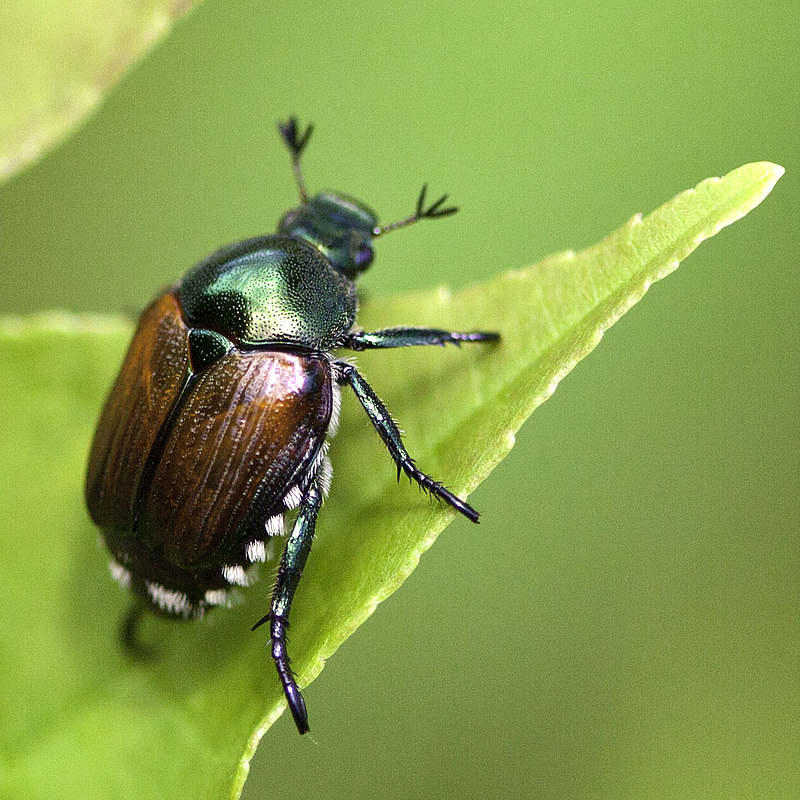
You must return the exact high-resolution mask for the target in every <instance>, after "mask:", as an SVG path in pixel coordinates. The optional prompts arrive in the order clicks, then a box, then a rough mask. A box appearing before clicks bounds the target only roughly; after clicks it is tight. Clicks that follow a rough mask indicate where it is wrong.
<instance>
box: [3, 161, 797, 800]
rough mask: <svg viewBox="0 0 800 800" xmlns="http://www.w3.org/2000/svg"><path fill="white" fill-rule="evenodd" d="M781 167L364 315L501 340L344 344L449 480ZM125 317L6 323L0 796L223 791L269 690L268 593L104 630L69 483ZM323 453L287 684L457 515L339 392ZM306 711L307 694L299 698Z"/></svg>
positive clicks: (109, 587)
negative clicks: (326, 494)
mask: <svg viewBox="0 0 800 800" xmlns="http://www.w3.org/2000/svg"><path fill="white" fill-rule="evenodd" d="M782 173H783V170H782V169H781V168H780V167H778V166H775V165H774V164H768V163H759V164H750V165H748V166H745V167H742V168H741V169H738V170H736V171H734V172H732V173H730V174H729V175H728V176H726V177H725V178H722V179H712V180H708V181H704V182H703V183H701V184H700V185H699V186H698V187H697V188H696V189H694V190H691V191H688V192H685V193H683V194H681V195H679V196H678V197H676V198H675V199H674V200H672V201H670V202H669V203H667V204H666V205H664V206H662V207H661V208H660V209H658V210H657V211H655V212H654V213H652V214H651V215H649V216H648V217H646V218H644V219H641V218H640V217H638V216H637V217H634V218H633V219H632V220H631V221H630V222H628V223H627V224H626V225H624V226H623V227H622V228H621V229H620V230H618V231H617V232H615V233H614V234H612V235H611V236H610V237H608V238H607V239H606V240H605V241H603V242H601V243H600V244H598V245H596V246H595V247H592V248H590V249H588V250H586V251H584V252H581V253H577V254H576V253H569V252H568V253H562V254H559V255H555V256H552V257H551V258H548V259H546V260H544V261H543V262H541V263H540V264H538V265H536V266H534V267H531V268H529V269H525V270H521V271H519V272H513V273H510V274H507V275H503V276H501V277H499V278H497V279H495V280H493V281H490V282H489V283H487V284H486V285H484V286H480V287H475V288H472V289H468V290H466V291H463V292H460V293H458V294H456V295H451V294H450V292H448V291H447V290H446V289H439V290H432V291H428V292H420V293H414V294H410V295H405V296H402V297H396V298H392V299H388V300H376V301H374V302H371V303H370V304H368V305H367V306H365V307H364V308H363V309H362V313H361V316H360V321H361V323H362V324H363V325H364V326H365V327H366V328H368V329H370V328H376V327H386V326H389V325H395V324H401V323H403V324H418V325H426V324H432V325H436V326H437V327H438V326H441V327H449V328H453V329H457V330H458V329H462V330H463V329H480V328H482V329H489V330H492V329H496V330H499V331H501V333H502V335H503V341H502V343H501V344H500V345H499V346H464V347H462V348H460V349H455V348H448V349H447V350H438V349H437V350H435V351H432V350H431V349H422V348H420V349H410V350H402V351H401V350H397V351H388V352H382V353H377V352H373V353H365V354H362V355H361V356H359V363H360V366H361V370H362V372H363V373H364V375H365V376H366V377H367V378H368V379H369V380H370V382H371V383H372V384H373V385H374V387H375V388H376V390H377V391H378V392H379V394H380V395H381V397H383V399H384V400H385V401H386V403H387V405H388V407H389V408H390V409H391V410H392V411H393V413H394V414H395V415H396V416H397V418H398V419H399V420H400V421H401V422H402V425H403V427H404V429H405V430H406V432H407V436H406V441H407V444H408V446H409V450H410V452H411V453H412V454H413V455H414V456H415V457H416V458H417V460H418V462H419V464H420V465H421V466H422V467H423V468H424V469H425V470H426V471H429V472H431V473H432V474H433V475H435V476H437V477H440V478H442V479H444V480H445V481H446V482H447V483H448V485H449V486H451V487H452V488H453V489H454V490H456V491H457V492H459V493H461V494H467V493H468V492H469V491H471V490H472V489H474V487H475V486H476V485H477V484H478V483H479V482H480V481H481V480H483V479H484V478H485V477H486V476H487V475H488V474H489V473H490V472H491V470H492V469H493V467H494V466H495V465H496V464H497V463H498V462H499V461H500V460H501V459H502V458H503V457H504V456H505V455H506V453H508V451H509V449H510V448H511V447H512V445H513V442H514V433H515V431H516V430H517V429H518V428H519V426H520V425H521V424H522V422H523V421H524V420H525V419H526V417H527V416H528V415H529V414H530V413H531V412H532V411H533V409H534V408H535V407H536V406H537V405H538V404H539V403H541V402H542V401H543V400H545V399H546V398H547V397H548V396H549V395H550V394H551V393H552V391H553V390H554V388H555V386H556V384H557V383H558V381H559V380H560V379H561V378H562V377H563V376H564V375H565V374H566V373H567V372H569V370H570V369H572V367H573V366H574V365H575V364H576V363H577V361H578V360H579V359H581V358H582V357H583V356H585V355H586V354H587V353H588V352H589V351H590V350H591V349H592V348H593V347H594V346H595V345H596V344H597V343H598V341H599V340H600V337H601V336H602V333H603V331H604V330H605V329H606V328H607V327H608V326H609V325H611V324H613V323H614V322H615V321H616V320H617V319H618V318H619V317H620V316H621V315H622V314H623V313H624V312H625V311H627V309H628V308H630V307H631V305H633V303H635V302H636V301H638V300H639V299H640V298H641V296H642V295H643V294H644V292H645V291H646V290H647V288H648V287H649V285H650V284H651V283H652V282H653V281H655V280H658V279H659V278H662V277H664V276H665V275H667V274H668V273H669V272H670V271H672V270H673V269H675V268H676V267H677V265H678V263H679V261H680V260H681V259H683V258H684V257H686V256H687V255H688V254H689V253H690V252H691V251H692V250H693V249H694V248H695V247H696V246H697V245H698V244H699V243H700V242H701V241H702V240H703V239H705V238H707V237H709V236H712V235H713V234H715V233H716V232H717V231H718V230H720V228H722V227H723V226H725V225H728V224H730V223H731V222H733V221H734V220H736V219H738V218H739V217H741V216H742V215H744V214H746V213H747V212H748V211H749V210H750V209H751V208H753V207H754V206H756V205H757V204H758V203H759V202H760V201H761V200H762V199H763V198H764V197H765V196H766V195H767V194H768V193H769V191H770V190H771V189H772V187H773V185H774V184H775V182H776V181H777V180H778V178H779V177H780V175H781V174H782ZM130 330H131V326H130V325H129V324H127V323H126V322H123V321H120V320H116V319H111V318H89V317H80V318H78V317H72V316H66V315H47V316H40V317H32V318H28V319H5V320H3V321H2V322H0V385H2V386H3V387H4V391H3V392H2V394H0V496H2V497H3V499H4V502H3V504H2V505H1V506H0V528H2V531H3V536H2V538H0V570H2V576H0V585H2V587H3V592H4V602H3V603H0V631H2V634H1V635H2V640H0V668H1V669H2V675H3V681H2V683H1V684H0V719H2V721H3V722H2V728H0V796H2V797H14V798H40V797H41V798H50V797H54V796H57V797H60V798H67V797H73V796H74V797H80V798H85V797H94V796H100V797H106V796H115V795H123V796H125V797H131V798H134V797H153V796H156V797H170V798H176V799H179V798H192V800H197V799H198V798H221V797H225V796H230V797H234V798H235V797H238V796H239V793H240V791H241V787H242V785H243V783H244V780H245V778H246V775H247V771H248V768H249V760H250V757H251V756H252V754H253V752H254V750H255V748H256V745H257V743H258V741H259V739H260V738H261V736H262V735H263V734H264V733H265V732H266V730H267V729H268V728H269V726H270V725H271V723H272V722H273V721H274V720H275V719H276V718H277V717H278V716H279V715H280V713H281V712H282V710H283V707H284V701H283V698H282V695H281V692H280V689H279V685H278V681H277V678H276V676H275V672H274V669H273V668H272V665H271V664H270V663H269V659H268V655H267V652H266V650H265V643H266V642H265V638H266V637H265V633H264V631H263V630H262V631H259V632H257V633H255V634H254V633H250V631H249V629H250V626H251V624H252V623H253V622H254V621H255V620H257V619H258V618H259V617H260V616H261V615H262V613H263V611H264V609H265V604H266V603H267V598H268V593H269V588H270V581H269V580H268V579H262V580H261V581H260V582H259V583H257V584H256V585H255V586H253V587H251V588H250V589H249V590H247V592H246V596H245V599H244V601H243V602H242V603H241V604H240V605H238V606H236V607H235V608H233V609H232V610H230V611H227V612H215V613H213V614H210V615H208V616H207V618H206V619H204V620H202V621H201V622H198V623H193V624H186V625H180V624H176V623H174V622H168V621H163V620H157V619H154V618H153V619H148V620H146V621H145V626H144V631H143V635H144V637H145V639H147V640H152V641H153V642H155V643H157V646H158V648H159V651H160V658H159V659H158V660H157V661H156V662H155V663H153V664H145V665H142V664H131V663H128V662H127V661H126V660H125V659H124V658H123V657H122V656H121V654H120V652H119V649H118V647H117V644H116V640H115V631H116V629H117V625H118V622H119V619H120V616H121V615H122V613H123V612H124V610H125V609H126V607H127V603H128V598H127V597H126V596H125V594H124V593H123V592H121V591H120V590H119V589H118V588H117V587H116V586H115V585H114V584H113V583H112V581H111V579H110V577H109V575H108V572H107V569H106V556H105V554H104V552H103V549H102V547H101V545H100V544H99V542H98V535H97V532H96V531H95V530H94V529H93V528H92V525H91V523H90V522H89V520H88V519H87V517H86V513H85V511H84V510H83V506H82V501H81V486H82V473H83V468H84V463H85V457H86V452H87V449H88V445H89V441H90V438H91V434H92V429H93V424H94V420H95V418H96V416H97V413H98V410H99V406H100V404H101V402H102V399H103V396H104V394H105V392H106V390H107V387H108V385H109V384H110V382H111V380H112V378H113V375H114V373H115V371H116V369H117V366H118V363H119V360H120V358H121V356H122V354H123V352H124V348H125V345H126V343H127V340H128V337H129V336H130ZM344 405H345V409H344V413H343V421H342V426H341V430H340V432H339V434H338V437H337V439H336V440H335V442H334V445H333V449H332V456H333V461H334V468H335V471H336V475H335V480H334V486H333V490H332V492H331V495H330V498H329V500H328V502H327V504H326V506H325V508H324V510H323V514H322V515H321V517H320V524H319V528H318V540H317V543H316V546H315V550H314V553H313V556H312V557H311V559H310V561H309V564H308V568H307V570H306V574H305V576H304V579H303V581H302V583H301V586H300V589H299V591H298V596H297V600H296V604H295V607H294V609H293V614H292V623H293V624H292V641H291V653H292V656H293V658H294V666H295V669H296V671H297V673H298V675H299V680H300V683H301V684H302V685H305V684H307V683H308V682H309V681H311V680H312V679H313V678H314V677H316V675H318V674H319V672H320V670H321V669H322V667H323V665H324V663H325V660H326V659H327V658H329V657H330V656H331V655H332V654H333V653H334V652H335V651H336V649H337V648H338V647H339V645H340V644H341V643H342V642H343V641H344V640H345V639H346V638H347V637H348V636H349V635H350V634H351V633H352V632H353V631H354V630H355V629H356V628H357V627H358V626H359V625H360V624H361V623H362V622H363V621H364V620H365V619H366V618H367V617H368V616H369V615H370V614H371V613H372V612H373V611H374V609H375V607H376V606H377V604H378V603H379V602H380V601H381V600H383V599H384V598H386V597H387V596H388V595H389V594H391V593H392V592H393V591H394V590H395V589H396V588H397V587H398V586H399V585H400V584H401V583H402V582H403V580H404V579H405V578H406V577H407V576H408V574H409V573H410V572H411V571H412V570H413V569H414V567H415V565H416V564H417V562H418V560H419V557H420V555H421V554H422V553H423V552H424V551H425V550H426V549H427V548H428V547H430V545H431V544H432V543H433V541H434V539H435V538H436V536H437V535H438V534H439V532H440V531H441V530H442V529H443V528H444V527H445V526H446V525H447V523H448V522H450V521H451V519H452V518H453V517H454V512H452V511H451V510H449V509H448V508H443V507H442V506H440V505H439V504H437V503H435V502H432V501H430V500H429V499H428V498H427V497H425V496H423V495H421V494H420V493H419V492H418V491H416V490H414V491H412V490H410V489H409V487H408V486H406V485H405V484H404V485H401V486H399V487H398V486H397V485H396V482H395V474H394V468H393V466H392V464H391V463H390V461H389V459H388V457H387V455H386V453H385V451H384V449H383V447H382V445H381V443H380V441H379V439H378V437H377V436H376V434H375V433H374V431H373V430H372V429H371V427H370V425H369V423H368V421H367V420H366V419H365V418H364V415H363V413H362V412H360V411H359V409H358V408H357V404H356V402H355V400H354V399H353V398H346V400H345V403H344ZM311 722H312V728H313V722H314V708H313V706H312V708H311Z"/></svg>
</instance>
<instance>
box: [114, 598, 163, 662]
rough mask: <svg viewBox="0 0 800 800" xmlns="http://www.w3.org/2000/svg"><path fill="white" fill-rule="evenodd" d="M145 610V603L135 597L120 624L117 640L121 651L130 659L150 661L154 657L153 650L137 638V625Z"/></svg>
mask: <svg viewBox="0 0 800 800" xmlns="http://www.w3.org/2000/svg"><path fill="white" fill-rule="evenodd" d="M146 610H147V608H146V607H145V604H144V603H143V602H142V601H141V600H139V599H138V598H136V599H135V600H134V601H133V603H132V604H131V607H130V608H129V609H128V613H127V614H125V616H124V617H123V618H122V624H121V625H120V629H119V640H120V643H121V644H122V649H123V651H124V652H125V654H126V655H127V656H128V658H130V659H131V660H132V661H150V660H151V659H153V658H154V657H155V650H154V649H153V648H152V647H149V646H148V645H145V644H142V642H141V641H140V639H139V625H140V623H141V621H142V617H143V616H144V615H145V612H146Z"/></svg>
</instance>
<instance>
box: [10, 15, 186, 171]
mask: <svg viewBox="0 0 800 800" xmlns="http://www.w3.org/2000/svg"><path fill="white" fill-rule="evenodd" d="M193 3H194V0H180V2H174V0H145V1H144V2H141V0H83V2H80V3H74V2H63V0H37V2H32V1H31V0H4V2H3V3H2V4H1V5H0V75H2V76H3V88H2V95H0V97H2V102H0V182H2V181H4V180H6V179H7V178H9V177H11V175H13V174H14V173H15V172H17V171H18V170H19V169H21V168H22V167H23V166H24V165H25V164H27V163H29V162H32V161H34V160H36V159H37V158H39V156H40V155H42V154H43V153H45V152H46V151H47V150H48V149H49V148H50V147H52V146H54V145H55V144H56V143H58V142H59V141H60V140H61V139H63V138H64V137H65V136H66V135H67V134H68V133H69V132H70V131H71V130H72V129H73V128H75V127H76V126H77V125H78V124H79V123H80V122H81V121H82V120H84V119H85V118H86V117H87V116H88V115H89V114H90V113H92V112H93V111H94V110H95V109H96V108H97V107H98V106H99V104H100V102H101V101H102V99H103V96H104V94H105V93H106V92H107V91H108V90H109V89H111V87H112V86H113V85H114V84H115V83H116V82H117V81H118V80H119V79H120V78H121V77H122V76H123V75H124V74H125V72H126V71H127V70H128V68H129V67H130V66H132V65H133V64H134V63H135V62H136V61H137V59H139V58H142V57H143V56H144V55H146V54H147V52H148V51H149V50H150V49H151V48H152V47H153V46H154V45H155V44H156V43H157V42H158V41H159V40H160V39H161V38H162V37H163V36H165V35H166V34H167V33H168V32H169V30H170V29H171V27H172V24H173V22H174V21H175V20H176V19H177V18H178V17H180V16H181V15H182V14H184V13H186V12H187V11H188V10H189V9H190V8H191V7H192V5H193Z"/></svg>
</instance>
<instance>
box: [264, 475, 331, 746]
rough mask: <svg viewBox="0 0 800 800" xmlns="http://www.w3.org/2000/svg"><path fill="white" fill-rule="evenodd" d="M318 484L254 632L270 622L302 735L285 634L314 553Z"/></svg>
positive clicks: (304, 723) (302, 707) (304, 728)
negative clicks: (307, 563) (270, 600)
mask: <svg viewBox="0 0 800 800" xmlns="http://www.w3.org/2000/svg"><path fill="white" fill-rule="evenodd" d="M317 481H318V479H317V478H314V480H312V481H311V483H310V484H309V486H308V489H307V490H306V493H305V495H304V497H303V499H302V501H301V503H300V511H299V513H298V515H297V519H296V520H295V523H294V527H293V528H292V533H291V535H290V536H289V539H288V540H287V542H286V547H285V548H284V551H283V555H282V556H281V563H280V567H279V568H278V575H277V578H276V580H275V589H274V591H273V593H272V607H271V609H270V612H269V614H267V615H266V616H264V617H263V618H262V619H260V620H259V621H258V622H257V623H256V624H255V625H254V626H253V630H255V629H256V628H258V627H259V625H262V624H263V623H265V622H267V621H269V632H270V637H271V639H272V658H273V659H274V661H275V667H276V669H277V670H278V676H279V677H280V679H281V684H282V685H283V693H284V694H285V695H286V701H287V703H288V704H289V711H291V712H292V717H293V718H294V724H295V725H297V730H298V731H299V732H300V733H301V734H303V733H308V731H309V727H308V712H307V711H306V704H305V700H303V695H302V694H301V692H300V688H299V687H298V686H297V682H296V681H295V678H294V673H293V672H292V668H291V666H290V664H291V660H290V658H289V655H288V652H287V650H286V631H287V629H288V628H289V611H290V610H291V607H292V600H293V598H294V593H295V590H296V589H297V584H298V583H299V582H300V578H301V577H302V575H303V569H304V567H305V565H306V561H307V560H308V554H309V553H310V552H311V542H312V541H313V539H314V528H315V526H316V523H317V514H318V513H319V508H320V506H321V505H322V492H321V490H320V487H319V485H318V482H317Z"/></svg>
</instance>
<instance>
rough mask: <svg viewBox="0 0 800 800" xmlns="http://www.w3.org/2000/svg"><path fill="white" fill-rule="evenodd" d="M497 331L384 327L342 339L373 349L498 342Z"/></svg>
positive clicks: (347, 344) (352, 345)
mask: <svg viewBox="0 0 800 800" xmlns="http://www.w3.org/2000/svg"><path fill="white" fill-rule="evenodd" d="M499 341H500V334H499V333H487V332H484V331H471V332H469V333H456V332H453V331H443V330H439V329H438V328H384V329H383V330H380V331H373V332H372V333H367V332H366V331H360V332H356V333H350V334H348V335H347V338H346V339H345V341H344V347H347V348H348V349H350V350H374V349H377V348H385V347H412V346H414V345H439V346H440V347H443V346H444V345H446V344H455V345H460V344H461V343H462V342H499Z"/></svg>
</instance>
